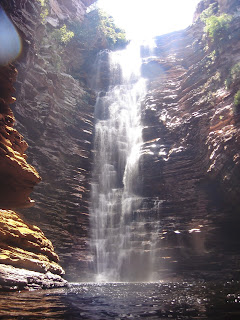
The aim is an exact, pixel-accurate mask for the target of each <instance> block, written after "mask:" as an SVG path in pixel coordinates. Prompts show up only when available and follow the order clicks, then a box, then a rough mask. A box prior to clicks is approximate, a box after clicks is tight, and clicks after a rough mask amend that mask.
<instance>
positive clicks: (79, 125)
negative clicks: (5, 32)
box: [0, 0, 95, 289]
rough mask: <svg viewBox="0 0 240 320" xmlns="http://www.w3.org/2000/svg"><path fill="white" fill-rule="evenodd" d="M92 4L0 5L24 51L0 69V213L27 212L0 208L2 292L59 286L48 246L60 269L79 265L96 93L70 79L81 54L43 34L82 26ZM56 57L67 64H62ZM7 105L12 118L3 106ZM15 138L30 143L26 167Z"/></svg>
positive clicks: (82, 254)
mask: <svg viewBox="0 0 240 320" xmlns="http://www.w3.org/2000/svg"><path fill="white" fill-rule="evenodd" d="M92 2H93V1H61V2H60V1H58V2H57V1H54V0H52V1H50V2H49V5H48V6H47V7H45V6H43V4H44V2H41V1H34V2H33V1H14V0H13V1H2V3H1V5H2V6H3V8H4V9H5V11H6V12H7V14H8V15H9V17H10V19H11V20H12V21H13V22H14V24H15V26H16V28H17V30H18V32H19V34H20V36H21V38H22V46H23V48H22V54H21V56H20V57H19V58H18V60H17V61H16V62H15V67H16V68H17V70H18V75H17V71H16V69H15V68H14V67H13V66H12V65H9V66H3V67H1V70H0V74H1V78H0V81H1V83H0V85H1V123H2V125H1V150H2V151H1V169H0V170H1V175H0V179H1V195H0V208H2V209H21V208H27V207H31V209H29V210H26V209H24V210H22V211H21V216H19V214H16V213H15V212H13V211H11V210H1V227H0V229H1V230H0V233H1V238H0V243H1V244H0V247H1V254H0V263H1V269H0V279H1V280H0V285H1V286H2V288H5V289H6V288H27V287H28V288H29V287H30V288H37V287H52V286H62V285H65V284H66V281H64V280H63V279H62V278H61V277H60V275H62V274H64V271H63V269H62V268H61V267H60V266H59V265H58V264H57V262H58V260H59V258H58V255H57V254H56V253H55V252H54V249H53V245H54V247H55V248H58V249H57V252H58V253H59V254H60V256H61V264H62V265H63V266H64V267H69V266H71V265H72V264H73V265H74V271H75V270H76V268H77V267H78V262H79V261H80V263H81V264H84V263H85V260H86V259H87V255H86V254H85V251H86V248H87V245H86V241H87V240H86V238H87V232H88V198H89V180H90V179H89V177H90V168H91V143H92V127H93V105H94V103H95V95H94V93H93V92H92V91H91V90H90V89H88V87H86V85H85V84H84V83H83V82H81V81H80V80H78V79H74V78H73V77H72V76H71V75H70V74H69V69H71V63H73V62H74V63H76V64H77V67H78V68H81V64H83V63H84V61H83V58H82V57H83V54H81V55H79V56H78V57H77V58H75V57H74V56H73V55H72V56H71V55H70V52H72V48H66V46H65V44H60V45H59V46H58V45H57V44H56V41H55V42H54V41H52V38H51V37H50V36H49V34H51V35H52V34H53V31H54V30H55V29H57V27H58V26H59V25H60V26H61V25H62V24H63V23H64V21H66V20H68V21H69V20H71V19H72V20H76V21H78V22H82V21H83V19H84V14H85V12H86V8H87V7H86V6H88V5H90V4H91V3H92ZM45 10H47V12H48V14H47V15H46V16H45ZM78 49H79V51H84V48H78ZM67 50H68V53H66V52H67ZM85 51H86V50H85ZM85 51H84V53H85ZM61 54H62V56H63V55H66V56H67V57H68V58H65V61H62V56H61ZM85 54H86V53H85ZM72 69H73V68H72ZM72 69H71V70H72ZM82 73H84V72H82ZM84 81H85V79H84ZM13 86H14V87H15V88H14V87H13ZM13 93H14V95H15V97H16V99H15V98H12V94H13ZM15 100H16V102H15ZM13 102H15V104H14V105H12V109H13V112H14V116H15V117H14V116H13V112H12V111H11V109H10V108H9V106H8V104H9V103H13ZM15 119H16V122H15ZM14 122H15V128H16V129H17V130H18V131H17V130H16V129H15V128H13V123H14ZM19 132H21V134H23V135H24V139H25V140H26V141H27V142H28V144H29V149H28V152H27V154H28V162H27V161H26V158H27V156H26V154H25V151H26V149H27V147H28V144H27V142H26V141H25V140H23V137H22V135H21V134H20V133H19ZM29 163H31V164H33V165H34V167H35V168H37V170H38V171H39V172H41V178H42V182H41V184H40V185H39V187H36V189H35V192H34V193H33V195H32V198H34V200H35V201H36V205H35V207H32V205H33V204H34V201H33V200H31V199H30V198H29V194H30V192H32V190H33V186H34V185H36V184H37V183H38V182H40V180H41V178H40V176H39V174H38V173H37V171H36V170H35V168H34V167H33V166H31V165H30V164H29ZM26 221H27V222H26ZM33 224H34V225H35V224H37V225H38V226H39V227H41V229H42V230H44V233H45V235H44V234H43V232H42V231H41V230H40V229H39V228H38V227H36V226H34V225H33ZM46 236H47V238H46ZM48 239H51V240H52V243H53V245H52V243H51V242H50V241H49V240H48ZM69 269H71V268H70V267H69ZM69 269H68V270H69ZM85 269H86V266H85ZM72 273H74V272H73V271H72ZM54 274H55V275H54Z"/></svg>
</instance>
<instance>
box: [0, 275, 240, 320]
mask: <svg viewBox="0 0 240 320" xmlns="http://www.w3.org/2000/svg"><path fill="white" fill-rule="evenodd" d="M0 319H34V320H35V319H97V320H99V319H216V320H222V319H226V320H230V319H234V320H239V319H240V283H239V282H236V281H235V282H233V281H229V282H223V283H219V282H218V283H216V282H214V283H212V282H208V283H206V282H196V283H193V282H192V283H189V282H171V283H106V284H96V283H81V284H72V285H71V286H70V287H69V288H65V289H52V290H44V291H43V290H42V291H31V292H26V291H22V292H4V293H0Z"/></svg>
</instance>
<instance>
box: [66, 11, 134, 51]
mask: <svg viewBox="0 0 240 320" xmlns="http://www.w3.org/2000/svg"><path fill="white" fill-rule="evenodd" d="M69 29H71V31H73V32H74V34H75V39H76V40H78V41H80V42H82V43H84V44H86V45H88V46H89V45H90V46H91V47H94V46H96V47H100V49H105V48H109V49H119V48H122V47H124V46H125V45H126V44H127V43H128V41H127V40H126V34H125V31H124V30H122V29H120V28H118V27H117V26H116V25H115V23H114V20H113V18H112V17H111V16H109V15H108V14H107V13H105V12H103V11H102V10H100V9H95V10H92V11H90V12H89V13H88V14H87V15H86V17H85V19H84V21H83V22H82V23H79V22H78V21H75V22H73V23H71V24H70V25H69Z"/></svg>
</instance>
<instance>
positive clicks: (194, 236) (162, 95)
mask: <svg viewBox="0 0 240 320" xmlns="http://www.w3.org/2000/svg"><path fill="white" fill-rule="evenodd" d="M212 3H215V5H216V7H217V8H218V12H219V14H221V13H223V12H225V13H229V14H233V19H232V21H231V23H230V25H229V28H228V29H227V30H225V35H224V37H225V38H224V44H221V45H218V44H217V43H216V42H214V41H213V40H212V39H209V38H208V37H207V35H206V33H205V32H204V29H203V27H204V23H203V22H202V21H201V19H200V18H199V17H200V13H201V12H202V11H203V10H205V9H206V8H208V6H209V4H212ZM238 12H239V2H238V1H228V3H227V4H226V2H225V1H224V2H223V1H208V2H207V1H203V2H201V3H200V4H199V7H198V10H197V13H198V14H197V15H196V16H195V17H196V21H195V23H194V24H193V25H192V26H191V27H189V28H187V29H186V30H183V31H179V32H175V33H172V34H168V35H164V36H161V37H158V38H157V39H156V48H155V55H156V56H155V57H153V58H151V59H146V61H145V63H144V65H143V69H142V70H143V75H144V76H145V77H147V78H148V79H149V89H148V93H147V96H146V99H145V101H144V102H143V105H142V121H143V124H144V129H143V138H144V145H143V148H142V156H141V174H142V176H143V186H144V187H143V188H142V192H141V195H142V196H144V197H147V199H148V201H150V202H152V205H151V204H148V205H149V207H151V206H152V211H150V212H151V214H154V215H155V217H156V216H157V217H158V218H157V220H158V221H160V225H161V227H160V233H159V241H158V248H159V249H158V256H160V257H161V259H160V262H159V266H158V268H159V270H161V272H162V273H163V274H165V275H166V274H169V272H170V273H171V275H172V272H176V273H177V274H179V272H183V273H184V274H186V273H187V275H188V276H189V275H190V274H192V275H193V276H196V275H197V276H199V275H200V276H201V275H204V276H210V274H211V276H213V274H214V272H215V273H216V271H218V272H219V274H220V276H223V275H225V276H226V275H227V276H229V274H230V275H233V273H234V270H238V264H239V258H240V257H239V253H238V252H237V250H236V249H237V248H236V243H238V241H239V232H238V228H237V227H236V225H237V224H238V223H239V215H238V208H239V191H240V190H239V178H240V171H239V169H240V167H239V165H240V161H239V143H240V123H239V120H240V116H239V115H240V111H239V106H236V105H234V96H235V94H236V92H237V91H238V90H239V84H240V83H239V81H240V74H239V73H238V75H236V77H235V78H236V79H235V80H234V81H233V82H232V83H231V85H230V86H228V87H227V86H226V79H227V78H228V76H229V73H230V70H233V66H234V65H236V64H237V63H239V61H240V60H239V49H240V42H239V39H240V33H239V27H240V19H239V14H238ZM156 70H158V71H157V72H156ZM235 104H236V103H235ZM148 212H149V211H148ZM154 219H155V218H154Z"/></svg>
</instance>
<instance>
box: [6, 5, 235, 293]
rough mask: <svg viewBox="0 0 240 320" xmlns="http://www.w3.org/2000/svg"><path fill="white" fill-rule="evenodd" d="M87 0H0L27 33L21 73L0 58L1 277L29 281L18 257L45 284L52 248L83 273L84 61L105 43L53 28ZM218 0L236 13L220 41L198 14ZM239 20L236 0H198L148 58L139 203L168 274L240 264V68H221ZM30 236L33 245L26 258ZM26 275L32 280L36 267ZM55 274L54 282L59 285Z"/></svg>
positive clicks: (87, 160) (54, 269)
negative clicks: (184, 22) (190, 15)
mask: <svg viewBox="0 0 240 320" xmlns="http://www.w3.org/2000/svg"><path fill="white" fill-rule="evenodd" d="M92 2H93V1H91V0H90V1H83V0H82V1H80V0H71V1H69V0H66V1H65V0H61V1H60V0H59V1H56V0H50V1H49V6H48V7H44V6H42V4H41V1H30V0H24V1H23V0H11V1H7V0H3V1H2V5H3V7H4V8H5V10H6V12H7V13H8V14H9V16H10V17H11V19H12V20H13V22H14V24H15V25H16V27H17V28H18V30H19V33H20V35H21V37H22V42H23V52H22V55H21V57H19V58H18V60H17V61H16V62H15V63H14V65H15V66H16V68H17V70H18V77H17V80H16V82H15V79H16V70H15V68H14V67H12V66H8V67H1V70H0V82H1V83H0V85H1V88H0V93H2V92H3V93H4V94H6V92H7V93H8V96H7V97H6V96H1V97H2V98H3V99H4V100H1V102H0V103H1V106H0V108H1V123H3V126H2V127H1V128H2V129H1V135H2V137H3V138H2V140H1V143H2V144H1V146H0V147H1V148H0V152H1V153H0V156H1V157H2V158H1V161H2V162H1V169H0V170H1V171H0V172H1V175H0V180H1V190H2V192H1V194H0V204H1V206H0V207H1V208H2V211H1V219H2V220H1V225H0V228H2V229H0V232H1V238H0V246H1V248H2V253H1V255H0V259H1V260H0V262H1V263H3V264H5V265H9V266H11V268H12V271H11V272H12V273H11V274H12V276H10V272H8V271H9V270H8V271H7V270H6V269H4V268H5V267H4V266H3V267H2V269H1V270H0V272H1V273H0V278H2V279H4V277H5V278H6V277H7V276H6V274H7V272H8V278H9V279H10V280H9V282H8V283H10V284H11V285H12V286H13V285H14V283H15V282H16V274H17V275H18V276H17V277H18V278H19V279H20V282H21V283H22V287H24V286H26V281H27V280H26V277H25V278H24V275H23V276H22V277H23V278H21V277H20V275H21V272H20V271H21V269H18V271H16V270H15V269H16V268H22V270H23V269H24V268H26V269H29V270H31V272H33V273H34V272H35V273H36V274H35V279H36V278H38V279H39V280H38V282H37V281H35V284H33V287H34V286H36V287H37V286H41V285H40V282H41V281H43V280H42V278H41V276H42V275H46V274H47V275H48V276H49V278H47V279H50V280H49V282H48V280H46V279H45V280H44V281H45V286H46V287H47V286H51V284H50V283H53V282H54V281H52V279H51V277H52V274H54V273H55V274H56V276H59V275H60V274H62V273H63V270H62V268H61V267H60V266H59V265H57V261H58V258H57V255H59V257H60V265H61V266H62V267H63V268H64V269H65V270H66V279H68V280H71V281H78V280H82V279H84V280H86V279H87V278H88V274H89V269H90V267H91V255H90V250H89V212H88V205H89V198H90V178H91V165H92V150H93V145H92V143H93V124H94V104H95V93H94V92H93V91H92V90H90V89H89V85H88V83H89V80H90V73H89V70H90V69H89V68H90V66H91V64H92V62H93V60H94V57H95V55H96V52H97V51H99V50H100V49H101V48H104V44H103V43H102V40H101V39H99V41H98V42H95V43H90V44H89V43H88V44H87V45H86V44H84V43H79V42H77V41H75V40H74V38H73V40H72V41H70V42H68V43H57V42H56V39H55V38H56V33H55V31H56V30H59V28H60V27H61V26H62V25H63V24H64V23H65V22H67V21H78V22H81V21H83V19H84V14H85V12H86V6H88V5H90V4H91V3H92ZM213 3H216V5H217V6H218V10H219V14H222V13H223V12H227V13H229V14H231V15H234V18H233V20H232V22H231V23H230V27H229V29H228V30H227V37H226V38H225V40H224V45H223V46H221V47H215V44H214V43H213V42H212V41H211V39H209V37H207V36H206V33H205V32H204V30H203V29H204V23H203V22H202V21H201V19H200V14H201V13H202V11H203V10H205V9H206V8H207V7H208V6H209V5H211V4H213ZM46 9H47V10H48V12H47V14H46V11H45V10H46ZM239 27H240V21H239V5H238V1H234V0H229V1H227V2H224V1H220V0H219V1H214V0H209V1H203V2H201V4H200V5H199V6H198V9H197V11H196V15H195V22H194V24H193V25H192V26H191V27H189V28H187V29H186V30H183V31H179V32H174V33H171V34H168V35H164V36H160V37H157V39H156V48H155V53H154V55H155V56H154V57H152V58H148V59H147V58H145V59H144V63H143V66H142V73H143V75H144V77H146V78H147V79H148V93H147V96H146V98H145V99H144V101H143V103H142V123H143V125H144V129H143V140H144V144H143V146H142V155H141V159H140V173H141V176H142V186H140V187H139V188H138V190H137V191H138V193H139V194H140V195H141V196H142V197H143V198H144V199H145V200H144V203H143V208H142V211H141V214H146V216H148V217H151V219H152V220H153V221H157V223H158V224H157V225H158V228H159V230H158V237H157V240H156V243H157V247H156V251H157V254H156V255H157V260H158V261H159V262H158V266H157V269H158V270H157V271H158V272H160V273H161V274H162V275H163V277H164V276H165V277H172V276H175V275H176V276H177V275H179V274H187V275H188V276H189V275H192V276H193V277H196V276H204V277H213V274H214V273H216V271H218V273H219V274H224V275H225V276H232V275H233V272H232V271H233V270H238V266H239V256H238V252H237V249H238V248H237V243H238V241H239V236H238V234H239V232H238V223H239V218H238V208H239V183H238V182H239V163H240V162H239V157H240V156H239V139H240V137H239V111H238V108H237V107H235V106H234V96H235V94H236V93H237V91H238V90H239V89H240V88H239V85H240V82H239V76H238V77H237V78H236V79H235V80H234V81H233V82H232V83H231V84H230V85H229V86H227V87H226V81H225V80H226V79H228V77H229V74H230V71H231V68H232V67H233V66H234V65H235V64H236V63H238V62H239V49H240V43H239V30H240V29H239ZM96 43H98V44H97V45H96ZM96 46H97V47H96ZM93 49H94V50H93ZM144 50H145V49H144V48H143V49H142V56H143V58H144V57H145V52H144ZM146 56H147V54H146ZM6 79H9V83H7V82H6ZM105 80H106V83H104V84H103V87H104V89H105V87H106V86H107V79H105ZM14 83H15V84H14ZM13 84H14V86H15V88H16V92H15V96H16V99H17V100H16V102H15V103H14V104H13V105H12V109H13V113H14V116H15V118H16V124H15V128H16V129H17V130H18V132H20V133H21V134H22V135H23V136H24V139H25V140H26V141H27V143H28V144H29V148H28V150H27V154H28V162H26V155H25V150H26V148H27V143H26V142H25V141H24V140H23V138H22V136H21V135H20V134H19V133H18V132H17V131H16V129H13V127H12V124H13V122H14V116H13V113H12V111H11V110H10V109H9V107H8V104H9V103H11V102H13V100H14V99H13V100H12V98H11V96H12V94H13V92H14V89H13ZM1 150H2V151H1ZM2 164H3V165H2ZM29 164H31V165H29ZM32 165H33V166H34V167H35V168H36V169H37V170H38V172H39V173H40V175H41V178H42V181H41V183H39V184H38V186H36V187H35V189H34V192H33V193H32V195H31V197H32V198H33V199H34V200H35V202H36V203H35V206H33V207H31V208H29V209H21V217H20V216H19V215H17V214H16V213H14V212H13V211H10V209H15V208H21V207H25V208H26V207H28V206H30V205H32V204H33V203H32V201H31V200H30V199H29V193H30V192H31V191H32V189H33V186H34V185H35V184H36V183H38V182H40V176H39V174H38V173H37V171H36V170H35V169H34V168H33V167H32ZM10 181H11V183H10ZM33 224H34V225H35V224H36V225H37V226H38V227H40V228H41V230H43V232H44V234H43V232H42V231H41V230H40V229H39V228H38V227H35V226H32V225H33ZM6 226H9V227H6ZM10 229H11V230H12V231H11V232H9V230H10ZM2 235H3V236H2ZM19 239H21V240H19ZM47 239H50V240H51V242H52V243H51V242H50V241H49V240H47ZM53 246H54V248H55V251H56V253H54V251H53ZM13 248H15V249H13ZM24 248H25V249H27V248H28V249H29V252H31V253H29V257H28V259H27V260H26V258H25V257H23V256H22V250H24ZM43 252H44V257H43ZM50 252H51V253H50ZM19 257H20V258H19ZM17 259H19V261H20V262H16V260H17ZM29 261H30V262H29ZM32 261H35V262H36V263H34V262H32ZM223 261H224V266H222V265H223ZM14 270H15V271H14ZM19 270H20V271H19ZM14 272H15V273H14ZM29 272H30V271H29ZM49 272H51V274H50V273H49ZM39 274H40V275H39ZM14 275H15V276H14ZM28 278H29V279H30V280H29V283H28V285H31V283H32V281H33V280H31V279H33V278H34V277H33V275H31V276H29V277H28ZM45 278H46V277H45ZM60 279H61V278H58V279H56V280H55V282H58V281H59V283H61V284H60V285H64V282H63V281H62V280H60ZM14 281H15V282H14ZM0 285H2V283H0Z"/></svg>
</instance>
